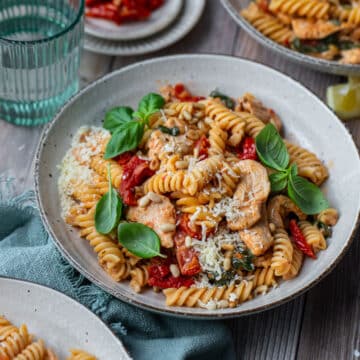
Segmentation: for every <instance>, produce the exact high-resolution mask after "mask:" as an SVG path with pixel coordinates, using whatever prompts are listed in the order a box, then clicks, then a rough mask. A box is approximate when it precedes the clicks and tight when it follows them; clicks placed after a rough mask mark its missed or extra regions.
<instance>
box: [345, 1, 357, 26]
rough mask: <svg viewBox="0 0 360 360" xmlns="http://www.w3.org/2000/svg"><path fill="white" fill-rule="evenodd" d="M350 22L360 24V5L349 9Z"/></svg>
mask: <svg viewBox="0 0 360 360" xmlns="http://www.w3.org/2000/svg"><path fill="white" fill-rule="evenodd" d="M347 21H348V23H349V24H352V25H360V6H359V5H358V7H354V8H352V9H351V10H350V11H349V15H348V19H347Z"/></svg>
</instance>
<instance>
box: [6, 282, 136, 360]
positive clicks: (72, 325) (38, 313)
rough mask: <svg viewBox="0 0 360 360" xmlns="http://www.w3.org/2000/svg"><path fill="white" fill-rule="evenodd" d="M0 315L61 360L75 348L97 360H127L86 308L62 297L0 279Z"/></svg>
mask: <svg viewBox="0 0 360 360" xmlns="http://www.w3.org/2000/svg"><path fill="white" fill-rule="evenodd" d="M0 289H1V291H0V314H1V315H3V316H5V317H6V318H7V319H8V320H9V321H11V322H12V323H14V325H16V326H20V325H21V324H26V325H27V327H28V330H29V332H30V333H31V334H34V335H35V337H36V338H38V339H39V338H41V339H43V340H44V341H45V344H46V346H47V347H49V348H50V349H52V350H53V351H55V353H56V354H57V355H58V356H59V358H60V359H65V358H67V356H68V355H69V349H71V348H78V349H82V350H85V351H87V352H89V353H91V354H94V355H95V356H96V357H97V358H98V359H99V360H130V356H129V355H128V354H127V352H126V350H125V348H124V346H123V345H122V343H121V341H120V340H119V339H118V338H117V337H116V336H115V335H114V334H113V333H112V332H111V331H110V329H109V328H108V327H107V326H106V325H105V324H104V323H103V322H102V320H100V318H98V317H97V316H96V315H94V314H93V313H92V312H91V311H90V310H88V309H87V308H86V307H85V306H83V305H81V304H79V303H78V302H76V301H75V300H73V299H71V298H69V297H68V296H65V295H64V294H62V293H60V292H58V291H55V290H53V289H50V288H48V287H45V286H42V285H38V284H35V283H31V282H28V281H23V280H17V279H9V278H1V277H0Z"/></svg>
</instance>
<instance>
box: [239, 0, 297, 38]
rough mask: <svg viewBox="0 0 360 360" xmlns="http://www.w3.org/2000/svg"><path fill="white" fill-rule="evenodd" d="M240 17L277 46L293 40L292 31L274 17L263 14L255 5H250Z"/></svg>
mask: <svg viewBox="0 0 360 360" xmlns="http://www.w3.org/2000/svg"><path fill="white" fill-rule="evenodd" d="M241 15H242V16H244V18H245V19H246V20H247V21H249V23H250V24H251V25H253V26H254V27H255V29H257V30H258V31H260V32H261V33H262V34H264V35H265V36H267V37H269V38H270V39H272V40H274V41H275V42H277V43H279V44H286V43H288V42H289V41H291V40H292V39H293V38H294V33H293V32H292V30H291V29H290V28H289V27H288V26H286V25H284V24H283V23H282V22H281V21H280V20H279V19H277V18H276V17H274V16H272V15H269V14H266V13H264V12H263V11H262V10H260V8H259V7H258V5H257V4H255V3H251V4H250V5H249V6H248V8H246V9H244V10H242V11H241Z"/></svg>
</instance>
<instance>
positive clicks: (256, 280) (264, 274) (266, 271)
mask: <svg viewBox="0 0 360 360" xmlns="http://www.w3.org/2000/svg"><path fill="white" fill-rule="evenodd" d="M249 278H250V279H251V280H252V282H253V284H254V289H255V288H257V287H258V286H262V285H267V286H273V285H275V284H276V280H275V276H274V270H273V269H272V268H271V267H269V268H259V269H256V270H255V271H254V272H252V273H250V274H249Z"/></svg>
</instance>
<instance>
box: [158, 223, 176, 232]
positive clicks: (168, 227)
mask: <svg viewBox="0 0 360 360" xmlns="http://www.w3.org/2000/svg"><path fill="white" fill-rule="evenodd" d="M159 228H160V230H161V231H163V232H165V233H166V232H172V231H175V230H176V225H175V224H169V223H165V224H160V225H159Z"/></svg>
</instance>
